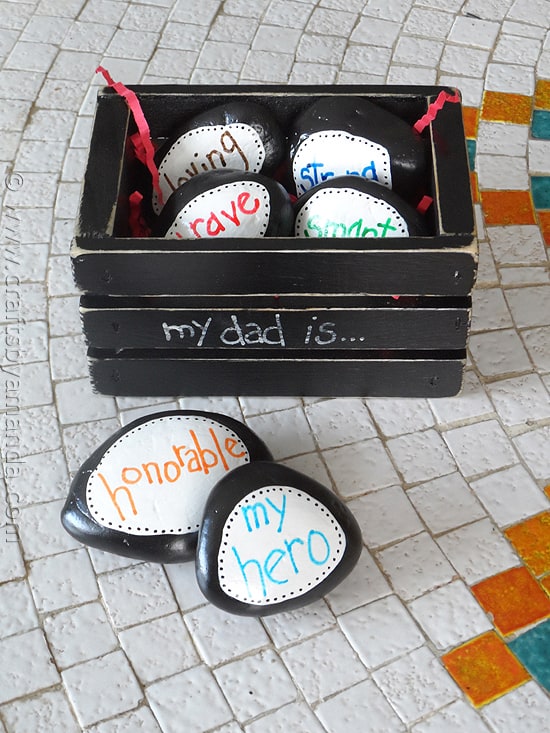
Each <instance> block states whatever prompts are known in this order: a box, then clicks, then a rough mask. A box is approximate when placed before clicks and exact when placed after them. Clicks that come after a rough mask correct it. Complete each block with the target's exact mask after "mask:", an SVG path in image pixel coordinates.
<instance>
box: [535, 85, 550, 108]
mask: <svg viewBox="0 0 550 733" xmlns="http://www.w3.org/2000/svg"><path fill="white" fill-rule="evenodd" d="M535 107H536V108H537V109H550V81H549V80H548V79H539V80H538V81H537V86H536V88H535Z"/></svg>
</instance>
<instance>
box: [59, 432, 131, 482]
mask: <svg viewBox="0 0 550 733" xmlns="http://www.w3.org/2000/svg"><path fill="white" fill-rule="evenodd" d="M117 430H120V423H119V421H118V419H117V418H110V419H109V420H93V421H91V422H85V423H77V424H76V425H69V426H67V427H64V428H63V444H64V447H65V455H66V456H67V467H68V469H69V471H70V472H71V473H72V472H76V471H78V469H79V468H80V466H81V465H82V464H83V463H84V461H87V460H88V458H89V457H90V456H91V454H92V453H93V452H94V451H95V450H96V449H97V448H99V446H100V445H101V444H102V443H103V442H104V441H105V440H107V439H108V438H110V437H111V436H112V434H113V433H115V432H116V431H117Z"/></svg>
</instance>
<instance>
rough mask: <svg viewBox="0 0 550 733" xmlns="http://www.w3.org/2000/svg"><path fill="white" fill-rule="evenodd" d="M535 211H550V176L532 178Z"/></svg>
mask: <svg viewBox="0 0 550 733" xmlns="http://www.w3.org/2000/svg"><path fill="white" fill-rule="evenodd" d="M531 194H532V196H533V203H534V205H535V209H550V176H531Z"/></svg>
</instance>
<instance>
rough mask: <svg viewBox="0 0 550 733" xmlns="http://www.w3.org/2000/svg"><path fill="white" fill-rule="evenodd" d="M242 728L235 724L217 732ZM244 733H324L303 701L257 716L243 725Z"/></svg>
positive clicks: (234, 730)
mask: <svg viewBox="0 0 550 733" xmlns="http://www.w3.org/2000/svg"><path fill="white" fill-rule="evenodd" d="M241 730H242V729H241V728H240V727H238V726H237V724H236V723H235V726H234V727H232V728H231V730H230V729H229V727H227V730H226V729H225V728H224V729H220V730H219V733H238V731H241ZM245 730H246V733H287V732H288V731H293V730H295V731H302V730H303V731H307V733H324V729H323V728H322V727H321V724H320V723H319V721H318V720H317V718H316V717H315V716H314V715H313V713H312V712H311V710H310V709H309V708H308V706H307V705H306V704H305V703H302V702H297V703H291V704H290V705H285V706H284V707H282V708H279V710H276V711H275V712H274V713H270V714H268V715H265V716H264V717H262V718H258V720H255V721H254V722H253V723H250V724H249V725H247V726H246V727H245Z"/></svg>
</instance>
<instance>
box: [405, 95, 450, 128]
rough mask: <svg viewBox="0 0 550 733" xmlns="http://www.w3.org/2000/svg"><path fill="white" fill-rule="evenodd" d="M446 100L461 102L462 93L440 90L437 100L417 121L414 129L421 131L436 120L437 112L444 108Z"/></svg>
mask: <svg viewBox="0 0 550 733" xmlns="http://www.w3.org/2000/svg"><path fill="white" fill-rule="evenodd" d="M446 102H455V103H456V102H460V94H459V93H458V92H455V93H454V94H449V92H440V93H439V94H438V95H437V99H436V100H435V102H432V103H431V104H430V106H429V107H428V111H427V112H426V114H425V115H422V117H421V118H420V119H419V120H418V122H415V124H414V125H413V129H415V130H416V132H418V133H421V132H422V130H423V129H424V128H425V127H427V126H428V125H429V124H430V122H433V121H434V120H435V118H436V117H437V113H438V112H439V110H440V109H442V108H443V105H444V104H446Z"/></svg>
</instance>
